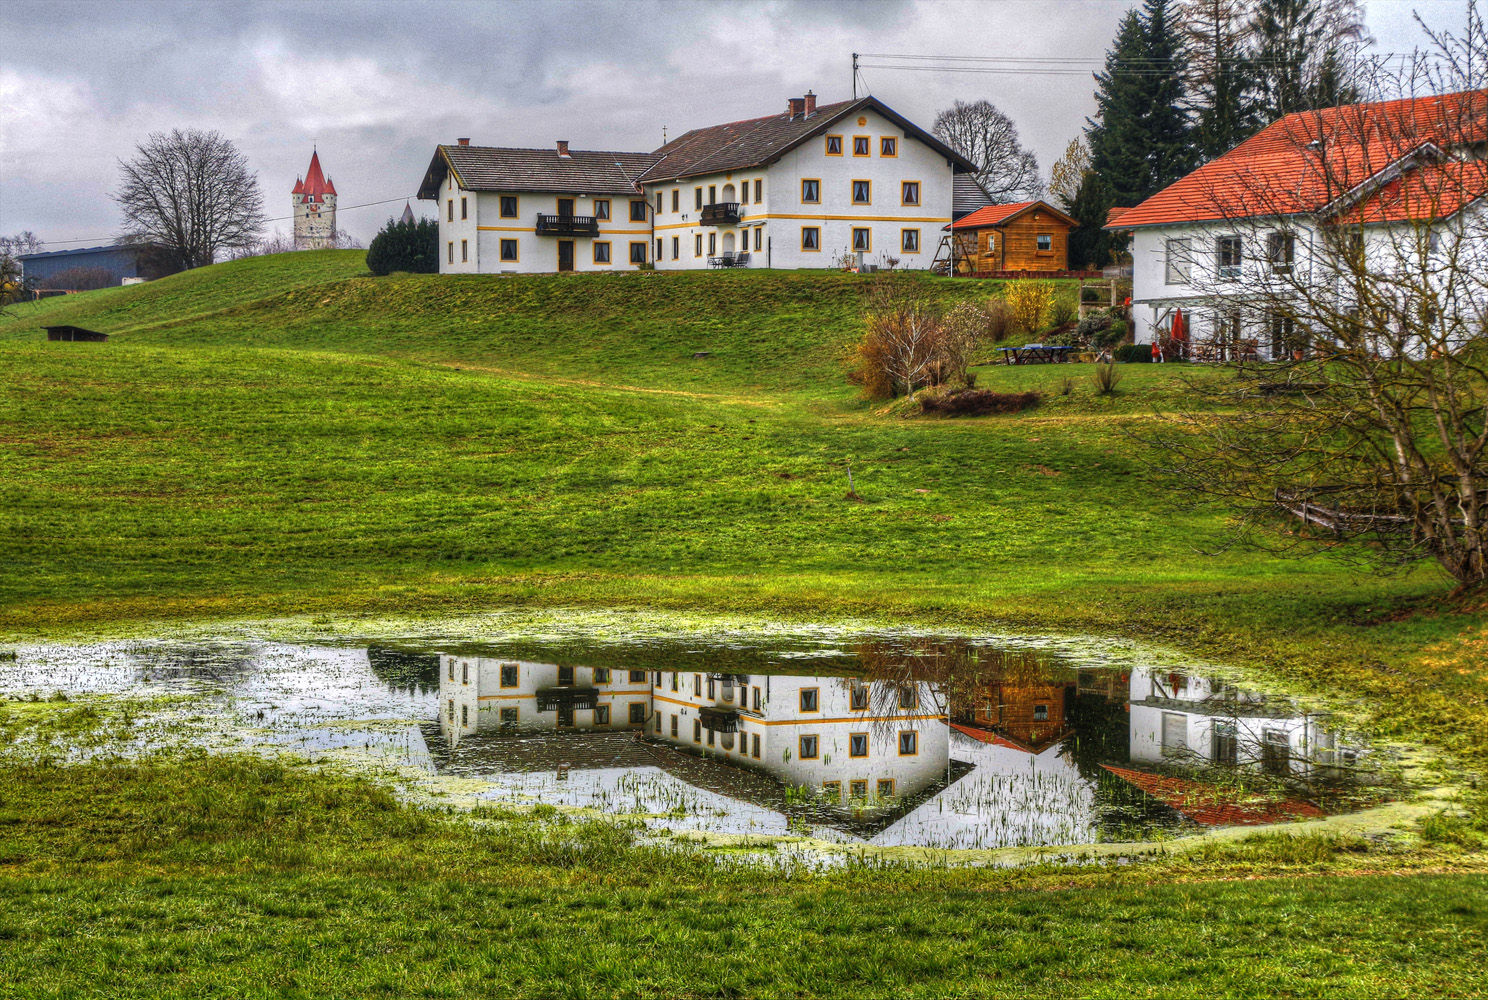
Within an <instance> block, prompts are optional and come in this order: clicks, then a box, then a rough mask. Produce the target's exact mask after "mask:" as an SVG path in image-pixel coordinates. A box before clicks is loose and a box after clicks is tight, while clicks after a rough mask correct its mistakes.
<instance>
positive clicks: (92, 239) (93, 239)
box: [37, 195, 416, 247]
mask: <svg viewBox="0 0 1488 1000" xmlns="http://www.w3.org/2000/svg"><path fill="white" fill-rule="evenodd" d="M415 197H416V196H412V195H404V196H403V197H401V198H385V199H383V200H382V201H364V202H362V203H361V204H360V205H337V206H336V211H337V212H350V211H354V210H355V209H358V208H372V207H374V206H376V205H391V204H393V203H395V202H399V201H413V200H414V198H415ZM293 218H294V216H293V215H281V216H278V217H277V218H273V219H265V220H264V222H266V223H268V222H288V221H289V220H291V219H293ZM113 238H114V237H112V236H83V237H79V238H78V239H75V240H37V245H38V246H44V247H50V246H57V245H59V244H62V243H98V242H101V241H106V240H111V239H113Z"/></svg>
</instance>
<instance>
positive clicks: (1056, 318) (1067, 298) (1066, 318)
mask: <svg viewBox="0 0 1488 1000" xmlns="http://www.w3.org/2000/svg"><path fill="white" fill-rule="evenodd" d="M1079 312H1080V303H1079V302H1078V301H1076V299H1075V296H1073V295H1056V296H1054V302H1053V304H1052V305H1051V306H1050V307H1049V317H1050V319H1052V320H1053V322H1054V325H1055V326H1064V325H1065V324H1066V323H1073V322H1074V321H1075V317H1076V316H1077V315H1078V314H1079Z"/></svg>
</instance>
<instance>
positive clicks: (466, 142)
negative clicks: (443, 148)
mask: <svg viewBox="0 0 1488 1000" xmlns="http://www.w3.org/2000/svg"><path fill="white" fill-rule="evenodd" d="M455 141H456V142H458V143H459V144H460V145H462V146H468V145H470V139H469V137H466V138H464V139H456V140H455Z"/></svg>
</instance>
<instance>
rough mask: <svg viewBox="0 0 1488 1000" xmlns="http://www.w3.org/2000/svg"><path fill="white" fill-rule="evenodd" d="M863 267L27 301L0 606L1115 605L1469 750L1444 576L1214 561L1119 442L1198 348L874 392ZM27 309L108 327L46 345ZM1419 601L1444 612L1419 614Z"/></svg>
mask: <svg viewBox="0 0 1488 1000" xmlns="http://www.w3.org/2000/svg"><path fill="white" fill-rule="evenodd" d="M906 280H917V281H921V282H924V287H925V288H926V290H927V291H928V292H929V293H930V294H934V295H938V296H942V297H944V298H945V299H946V300H947V301H950V300H952V299H954V298H956V297H961V296H987V295H990V294H996V286H995V285H993V284H991V283H986V282H950V281H945V280H940V279H933V278H928V277H925V276H915V277H911V278H907V279H906ZM866 285H867V283H866V281H865V280H864V279H860V278H858V277H856V276H853V275H844V274H833V273H818V272H777V273H769V272H743V273H738V272H735V273H701V274H642V273H630V274H621V275H573V276H563V277H558V276H530V277H493V276H469V277H450V278H445V277H440V276H434V275H428V276H411V275H403V276H392V277H388V278H373V277H370V276H367V275H366V274H365V273H364V272H363V270H362V261H361V258H360V255H359V254H357V253H356V252H350V251H324V252H316V253H302V254H288V255H281V256H278V257H264V258H254V259H250V260H245V261H238V262H234V263H229V264H222V265H218V266H216V267H213V268H205V269H201V270H199V271H193V272H188V273H186V274H182V275H177V276H175V277H173V278H169V279H166V280H163V281H159V282H154V283H150V284H146V285H140V286H133V287H129V288H119V289H108V290H105V291H100V292H89V293H84V294H81V295H76V296H69V297H67V298H65V299H61V300H49V301H47V302H44V303H41V304H39V305H36V306H23V307H19V308H16V309H14V310H12V315H10V316H8V317H6V318H5V319H4V320H0V456H3V460H4V463H5V467H6V469H7V475H6V476H5V477H4V479H3V481H0V500H3V504H0V531H3V541H0V561H3V563H4V564H5V565H6V566H8V567H10V569H11V571H10V572H8V573H6V574H4V575H3V576H0V628H5V629H9V630H12V631H26V632H36V631H45V630H48V629H56V628H60V627H70V626H71V625H75V624H78V623H83V622H90V623H96V622H100V621H107V620H119V621H126V620H133V619H144V618H157V617H161V616H167V617H168V616H172V615H201V614H239V613H260V612H262V613H268V612H276V613H277V612H288V611H304V610H314V609H321V608H326V609H330V608H335V609H348V608H355V609H362V610H367V611H372V612H376V611H378V610H386V611H398V612H406V611H413V610H418V609H421V608H423V609H437V608H457V607H470V606H475V605H480V604H491V603H498V602H502V601H511V600H524V601H531V600H537V601H545V602H575V601H577V602H591V603H594V602H619V603H645V604H649V605H665V606H672V607H683V608H697V609H706V608H714V609H719V610H725V609H742V610H751V611H757V610H764V609H768V610H772V611H776V612H779V613H782V614H790V615H799V616H810V615H819V614H868V615H883V616H896V617H897V616H904V617H913V618H918V619H921V620H937V619H938V620H941V621H948V622H968V623H978V624H982V625H991V624H996V625H1002V626H1007V627H1015V628H1025V629H1061V630H1086V629H1093V630H1105V631H1112V630H1114V631H1121V632H1129V633H1140V634H1143V635H1146V636H1150V637H1154V638H1160V639H1167V640H1169V641H1173V642H1177V643H1180V644H1183V645H1186V646H1188V647H1189V648H1193V649H1195V650H1197V651H1203V652H1207V653H1210V654H1215V655H1218V656H1221V657H1226V658H1241V659H1250V660H1255V661H1259V662H1264V663H1266V664H1268V665H1269V666H1270V668H1271V669H1273V670H1274V671H1277V672H1279V673H1281V674H1285V675H1291V676H1295V677H1299V678H1303V679H1306V680H1307V681H1309V682H1310V683H1313V684H1320V685H1322V686H1324V687H1332V688H1336V689H1339V690H1348V691H1349V692H1350V693H1354V694H1357V693H1361V692H1362V693H1364V694H1366V695H1373V696H1377V697H1376V701H1377V702H1378V703H1379V705H1380V706H1381V707H1380V712H1381V715H1382V716H1383V717H1385V720H1386V721H1388V722H1391V723H1393V724H1400V725H1407V724H1408V725H1411V726H1413V727H1415V728H1417V729H1422V728H1426V729H1431V730H1433V731H1436V732H1438V733H1439V734H1440V735H1442V736H1443V737H1444V738H1451V739H1454V740H1456V741H1459V742H1464V741H1465V742H1466V743H1470V744H1472V745H1474V746H1479V747H1481V746H1483V745H1484V744H1485V743H1488V736H1485V735H1483V734H1484V733H1485V732H1488V726H1484V725H1482V724H1481V722H1482V721H1488V710H1485V709H1484V708H1483V707H1482V698H1481V692H1480V691H1479V690H1478V688H1479V686H1480V685H1481V680H1480V679H1478V678H1477V677H1476V675H1475V674H1474V673H1472V672H1471V671H1469V672H1468V673H1466V674H1462V673H1458V672H1457V670H1456V668H1455V667H1454V666H1452V663H1453V662H1455V661H1453V660H1452V659H1451V656H1450V655H1449V656H1446V657H1443V656H1442V655H1440V654H1439V653H1438V652H1431V653H1429V654H1428V653H1427V652H1425V651H1426V650H1428V649H1437V648H1438V647H1440V648H1442V649H1448V650H1451V649H1456V648H1458V647H1460V646H1461V644H1462V643H1464V642H1468V641H1472V640H1474V639H1475V638H1476V637H1477V636H1478V635H1479V631H1480V630H1481V629H1482V627H1483V616H1482V614H1481V613H1480V612H1479V611H1477V610H1474V609H1471V608H1467V609H1463V608H1452V607H1446V606H1440V605H1439V599H1440V598H1441V597H1442V595H1444V594H1445V592H1446V590H1447V587H1446V585H1445V582H1444V580H1443V579H1442V578H1441V577H1440V576H1439V575H1438V574H1436V573H1435V572H1433V571H1432V570H1430V569H1429V568H1425V569H1422V570H1420V571H1418V572H1416V573H1413V574H1407V575H1405V576H1400V577H1395V578H1390V579H1376V578H1372V577H1368V576H1362V575H1359V574H1357V573H1354V572H1351V571H1348V570H1346V569H1344V568H1342V567H1340V566H1339V565H1337V564H1334V563H1331V562H1326V561H1317V560H1314V561H1308V562H1296V561H1287V560H1279V559H1276V558H1274V557H1271V556H1268V555H1265V554H1262V553H1254V552H1245V551H1240V550H1233V549H1232V550H1226V551H1224V552H1223V553H1222V554H1218V555H1204V554H1202V551H1201V550H1202V549H1203V548H1204V547H1206V545H1208V544H1209V543H1211V542H1217V541H1218V540H1219V538H1220V537H1221V534H1222V529H1223V521H1222V518H1221V517H1220V516H1219V515H1217V514H1212V513H1200V512H1193V511H1179V510H1177V509H1175V508H1174V507H1172V506H1171V505H1169V504H1167V503H1166V502H1165V501H1164V499H1163V498H1162V497H1161V496H1160V495H1157V494H1156V493H1155V492H1154V491H1153V490H1152V489H1151V488H1150V486H1149V485H1148V484H1147V482H1146V480H1145V478H1144V474H1143V466H1142V464H1141V462H1140V461H1139V460H1138V457H1137V456H1136V454H1135V452H1136V446H1135V445H1134V443H1133V441H1132V439H1131V437H1130V431H1131V430H1132V429H1133V428H1135V427H1139V426H1141V424H1142V422H1143V421H1147V420H1150V419H1152V417H1151V414H1152V409H1153V407H1154V406H1169V405H1173V404H1175V403H1181V401H1182V398H1183V382H1182V379H1183V377H1184V376H1185V374H1186V371H1187V369H1185V368H1184V367H1183V366H1149V365H1130V366H1125V368H1124V371H1125V372H1126V373H1127V379H1126V381H1125V382H1123V383H1122V386H1121V391H1120V392H1119V393H1118V394H1117V395H1116V396H1114V397H1101V396H1098V395H1097V394H1096V393H1095V392H1094V390H1093V387H1092V386H1091V385H1090V384H1089V377H1088V374H1087V373H1086V372H1085V370H1084V369H1083V368H1082V367H1081V366H1046V367H1033V368H1013V369H1009V368H1006V367H1002V366H998V367H987V368H983V369H981V370H980V377H981V380H982V384H984V385H991V386H993V387H1001V388H1007V389H1023V388H1039V389H1042V390H1044V391H1046V392H1047V393H1048V395H1047V397H1046V399H1045V401H1044V402H1043V403H1042V404H1041V405H1040V406H1039V407H1037V408H1035V409H1033V410H1030V411H1027V412H1025V413H1023V414H1020V415H1018V416H1015V417H994V418H986V419H979V420H940V419H926V418H913V419H906V418H905V417H904V416H902V415H900V413H899V412H897V411H896V412H895V413H894V414H886V413H883V412H880V411H879V410H878V409H876V408H875V407H873V406H870V405H868V404H866V403H864V402H863V401H861V400H859V399H857V398H856V397H855V394H854V391H853V389H852V387H851V386H850V385H848V384H847V383H846V381H845V379H844V378H843V368H842V360H841V359H842V358H843V356H844V354H845V353H846V351H847V350H848V348H849V346H850V344H851V343H852V341H853V340H854V338H855V337H856V336H857V335H858V332H859V329H860V322H861V320H860V316H861V309H862V303H863V296H864V294H865V291H866ZM43 322H71V323H76V324H78V325H82V326H87V327H91V328H95V329H101V330H104V331H105V332H108V333H110V334H111V336H112V339H111V340H110V341H109V343H107V344H98V345H87V344H52V343H46V342H45V341H44V340H43V339H41V338H42V336H43V335H42V334H41V333H40V329H39V328H40V326H41V324H42V323H43ZM698 351H707V352H710V353H709V355H708V356H707V357H703V358H694V357H693V354H694V352H698ZM1066 379H1072V380H1073V381H1072V382H1071V383H1070V384H1069V385H1068V386H1066V385H1064V384H1062V383H1064V381H1065V380H1066ZM1065 388H1068V389H1069V390H1070V391H1069V392H1068V393H1067V394H1065V393H1063V389H1065ZM849 464H851V466H852V469H853V474H854V479H855V482H856V484H857V488H858V493H859V494H860V496H861V500H852V499H849V498H848V497H847V495H846V494H847V479H846V475H847V467H848V465H849ZM1420 602H1426V605H1427V606H1428V607H1430V608H1431V609H1432V613H1431V614H1429V615H1422V614H1411V613H1409V612H1408V611H1406V612H1405V613H1401V612H1402V609H1403V608H1405V609H1408V608H1410V607H1413V606H1415V605H1416V604H1417V603H1420ZM1454 644H1456V645H1454ZM1461 648H1466V647H1461ZM1453 655H1455V654H1453ZM1382 659H1386V660H1389V661H1390V662H1391V663H1392V664H1395V663H1398V664H1415V665H1416V666H1415V667H1412V668H1411V669H1420V670H1428V672H1429V673H1430V675H1431V684H1432V687H1431V689H1430V690H1429V691H1428V692H1427V693H1426V694H1425V695H1424V696H1423V695H1421V694H1420V693H1419V692H1414V687H1415V685H1416V681H1415V680H1409V681H1408V680H1405V679H1403V677H1402V675H1400V674H1398V673H1390V672H1382V671H1379V670H1377V669H1376V668H1375V665H1376V664H1378V663H1379V662H1380V661H1381V660H1382ZM1428 660H1429V661H1430V662H1432V663H1437V664H1438V665H1437V666H1435V667H1430V668H1427V667H1425V666H1422V664H1424V663H1425V662H1427V661H1428ZM1392 669H1393V668H1392ZM1412 692H1414V693H1412ZM1407 694H1409V697H1406V695H1407ZM1394 695H1401V696H1402V697H1400V698H1395V697H1394ZM1475 698H1476V699H1477V700H1476V702H1474V701H1473V699H1475ZM1464 704H1474V705H1475V707H1473V708H1471V709H1470V710H1464V707H1463V706H1464Z"/></svg>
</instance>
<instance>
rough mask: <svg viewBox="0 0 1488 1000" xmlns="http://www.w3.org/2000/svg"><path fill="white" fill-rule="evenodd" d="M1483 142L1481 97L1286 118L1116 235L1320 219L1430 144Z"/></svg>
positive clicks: (1151, 203) (1485, 104)
mask: <svg viewBox="0 0 1488 1000" xmlns="http://www.w3.org/2000/svg"><path fill="white" fill-rule="evenodd" d="M1484 139H1488V91H1485V90H1472V91H1466V92H1463V93H1458V94H1442V95H1440V96H1436V97H1422V98H1413V99H1409V100H1399V101H1380V102H1376V103H1372V104H1351V105H1347V106H1344V107H1341V108H1326V109H1323V110H1319V111H1307V112H1299V113H1296V114H1290V115H1287V116H1286V117H1284V118H1281V119H1279V120H1278V121H1276V122H1273V123H1272V124H1271V125H1269V126H1267V127H1266V128H1265V129H1262V130H1261V131H1260V132H1259V133H1257V134H1256V135H1254V136H1252V137H1251V138H1249V139H1247V140H1245V141H1244V142H1242V143H1241V144H1240V145H1238V146H1236V147H1235V148H1234V149H1232V150H1230V151H1229V152H1228V153H1226V154H1225V155H1224V156H1221V157H1219V158H1218V159H1216V160H1211V161H1210V162H1208V163H1206V164H1204V165H1203V166H1202V167H1200V168H1199V169H1197V170H1195V171H1194V172H1193V173H1191V174H1189V175H1187V176H1186V177H1183V178H1180V179H1179V180H1177V181H1175V182H1174V183H1172V184H1170V185H1168V186H1167V187H1165V188H1163V189H1162V190H1161V191H1159V192H1158V193H1157V194H1155V195H1153V196H1152V197H1151V198H1148V199H1147V200H1146V201H1144V202H1142V203H1141V204H1140V205H1138V206H1136V207H1135V208H1133V209H1132V210H1131V211H1129V212H1126V213H1124V214H1123V215H1122V216H1121V221H1120V228H1123V229H1125V228H1130V227H1136V226H1159V225H1168V224H1172V223H1181V222H1205V221H1216V220H1220V219H1233V218H1247V217H1254V216H1266V215H1289V214H1295V213H1301V212H1316V211H1319V210H1320V209H1322V208H1324V207H1325V206H1327V205H1329V204H1331V203H1332V202H1334V201H1335V200H1336V199H1338V198H1339V197H1340V196H1342V195H1344V194H1347V193H1348V192H1350V191H1352V190H1354V189H1355V188H1357V187H1358V186H1359V185H1361V184H1365V183H1366V182H1368V181H1370V179H1371V178H1375V177H1376V176H1377V175H1379V174H1380V172H1381V171H1383V170H1385V169H1386V168H1388V167H1390V166H1392V165H1393V164H1396V163H1398V162H1399V161H1400V160H1401V159H1402V158H1403V157H1413V156H1415V155H1416V154H1417V153H1418V151H1421V150H1423V148H1425V147H1426V146H1427V144H1428V143H1429V144H1432V146H1434V147H1436V148H1439V149H1445V150H1452V149H1456V148H1460V147H1462V146H1464V145H1470V144H1472V143H1476V142H1481V141H1483V140H1484ZM1482 190H1483V188H1482V187H1481V186H1479V187H1478V191H1479V192H1481V191H1482ZM1386 217H1388V216H1386ZM1108 224H1109V223H1108Z"/></svg>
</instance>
